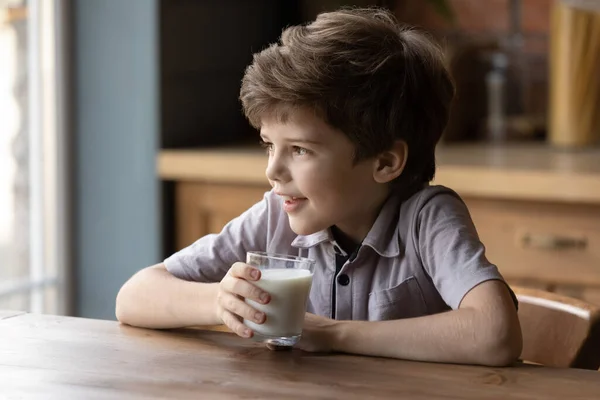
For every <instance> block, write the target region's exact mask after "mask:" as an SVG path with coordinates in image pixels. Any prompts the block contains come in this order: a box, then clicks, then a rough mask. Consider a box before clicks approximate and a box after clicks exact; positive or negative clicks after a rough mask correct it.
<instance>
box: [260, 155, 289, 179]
mask: <svg viewBox="0 0 600 400" xmlns="http://www.w3.org/2000/svg"><path fill="white" fill-rule="evenodd" d="M265 172H266V175H267V179H268V180H269V181H270V182H277V183H285V182H287V181H288V180H289V171H288V169H287V165H286V162H285V155H283V154H281V153H280V152H278V151H276V150H275V151H274V152H273V153H271V155H270V156H269V162H268V164H267V170H266V171H265Z"/></svg>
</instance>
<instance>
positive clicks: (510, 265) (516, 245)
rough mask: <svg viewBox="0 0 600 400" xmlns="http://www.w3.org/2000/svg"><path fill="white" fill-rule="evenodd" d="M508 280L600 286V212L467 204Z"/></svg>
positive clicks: (521, 203)
mask: <svg viewBox="0 0 600 400" xmlns="http://www.w3.org/2000/svg"><path fill="white" fill-rule="evenodd" d="M465 202H466V203H467V205H468V207H469V210H470V211H471V215H472V217H473V220H474V222H475V225H476V227H477V231H478V232H479V236H480V238H481V240H482V242H483V243H484V245H485V246H486V254H487V256H488V259H489V260H490V261H491V262H493V263H494V264H496V265H497V266H498V268H499V269H500V271H501V272H502V274H503V275H504V276H505V277H506V278H507V279H531V280H536V281H542V282H547V283H565V284H576V285H577V284H585V285H591V286H600V206H591V205H565V204H549V203H534V202H524V201H500V200H481V199H469V198H467V199H465Z"/></svg>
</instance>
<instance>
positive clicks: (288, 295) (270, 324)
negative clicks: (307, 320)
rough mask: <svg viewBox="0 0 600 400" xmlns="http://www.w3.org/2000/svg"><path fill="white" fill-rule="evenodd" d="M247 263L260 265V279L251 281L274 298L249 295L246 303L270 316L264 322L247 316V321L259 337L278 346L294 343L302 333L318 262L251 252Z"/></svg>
mask: <svg viewBox="0 0 600 400" xmlns="http://www.w3.org/2000/svg"><path fill="white" fill-rule="evenodd" d="M246 264H249V265H252V266H255V267H257V268H258V269H260V271H261V277H260V279H259V280H258V281H256V282H252V283H253V284H254V285H256V286H258V287H259V288H261V289H263V290H264V291H266V292H267V293H269V294H270V295H271V301H270V302H269V304H260V303H257V302H255V301H252V300H249V299H246V303H248V304H250V305H251V306H252V307H253V308H254V309H256V310H259V311H262V312H263V313H265V315H266V317H267V318H266V320H265V322H264V323H262V324H257V323H254V322H252V321H249V320H246V319H245V320H244V324H245V325H246V326H247V327H248V328H250V329H252V330H253V331H254V339H255V340H257V341H261V342H265V343H269V344H272V345H276V346H293V345H295V344H296V343H298V341H299V340H300V336H301V334H302V326H303V325H304V314H305V313H306V303H307V300H308V295H309V293H310V287H311V285H312V278H313V266H314V264H315V262H314V261H313V260H310V259H308V258H303V257H295V256H287V255H279V254H272V253H264V252H248V253H247V254H246Z"/></svg>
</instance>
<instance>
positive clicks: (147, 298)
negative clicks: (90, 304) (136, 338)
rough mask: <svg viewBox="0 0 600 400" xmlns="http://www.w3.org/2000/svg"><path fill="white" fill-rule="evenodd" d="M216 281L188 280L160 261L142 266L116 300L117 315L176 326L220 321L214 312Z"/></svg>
mask: <svg viewBox="0 0 600 400" xmlns="http://www.w3.org/2000/svg"><path fill="white" fill-rule="evenodd" d="M217 290H218V284H216V283H198V282H188V281H184V280H182V279H179V278H176V277H175V276H173V275H171V274H170V273H169V272H168V271H167V270H166V269H165V268H164V266H162V265H156V266H153V267H149V268H145V269H143V270H141V271H139V272H138V273H137V274H135V275H134V276H133V277H131V279H129V281H127V282H126V283H125V284H124V285H123V287H122V288H121V290H120V291H119V294H118V295H117V301H116V315H117V319H118V320H119V321H120V322H122V323H125V324H128V325H134V326H139V327H144V328H159V329H161V328H179V327H186V326H195V325H216V324H219V323H221V321H219V319H218V318H217V316H216V315H215V301H216V295H217Z"/></svg>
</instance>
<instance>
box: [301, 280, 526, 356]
mask: <svg viewBox="0 0 600 400" xmlns="http://www.w3.org/2000/svg"><path fill="white" fill-rule="evenodd" d="M302 337H303V339H302V341H301V342H300V344H299V347H300V348H304V349H306V350H313V351H322V350H332V351H340V352H346V353H355V354H363V355H370V356H382V357H393V358H402V359H410V360H420V361H433V362H448V363H463V364H481V365H491V366H505V365H508V364H511V363H512V362H514V361H515V360H516V359H517V358H518V357H519V355H520V354H521V348H522V338H521V329H520V325H519V319H518V317H517V312H516V309H515V305H514V303H513V300H512V298H511V296H510V294H509V291H508V289H507V287H506V285H505V284H504V283H503V282H501V281H498V280H491V281H486V282H483V283H481V284H479V285H478V286H476V287H475V288H473V289H472V290H471V291H469V293H467V294H466V295H465V296H464V298H463V300H462V302H461V304H460V306H459V309H457V310H453V311H449V312H445V313H441V314H435V315H429V316H425V317H419V318H410V319H401V320H393V321H380V322H368V321H333V320H328V319H325V318H321V317H314V318H312V317H310V318H307V324H306V326H305V330H304V331H303V334H302Z"/></svg>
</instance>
